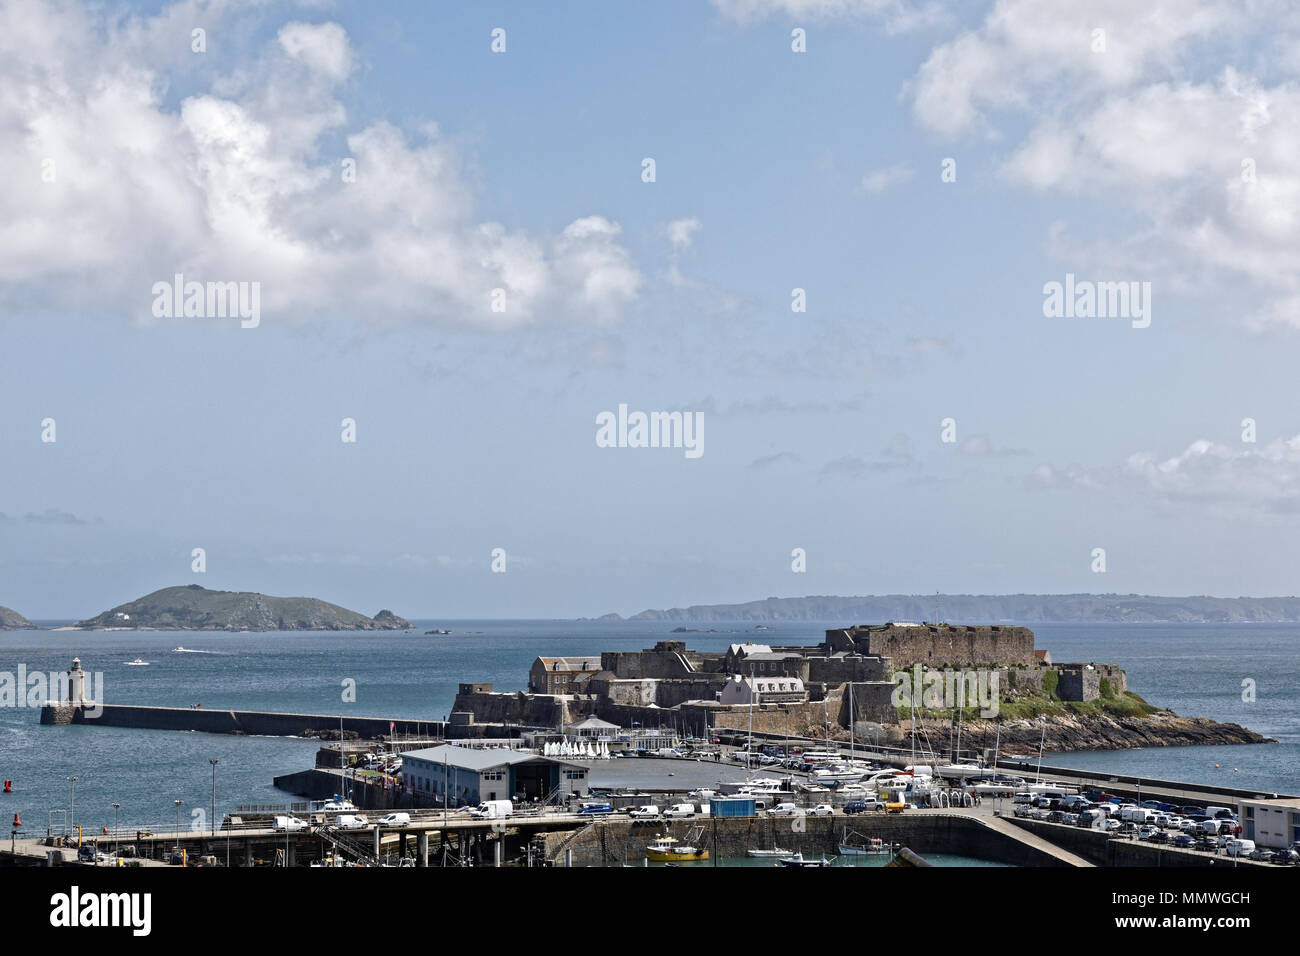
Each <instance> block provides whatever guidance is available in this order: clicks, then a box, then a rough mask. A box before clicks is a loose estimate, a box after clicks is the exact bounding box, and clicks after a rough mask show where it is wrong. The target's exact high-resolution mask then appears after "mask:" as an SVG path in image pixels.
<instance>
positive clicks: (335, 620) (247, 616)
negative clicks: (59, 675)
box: [77, 584, 412, 631]
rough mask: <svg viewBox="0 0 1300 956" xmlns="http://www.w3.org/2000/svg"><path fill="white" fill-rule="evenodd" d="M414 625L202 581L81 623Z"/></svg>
mask: <svg viewBox="0 0 1300 956" xmlns="http://www.w3.org/2000/svg"><path fill="white" fill-rule="evenodd" d="M411 626H412V625H411V622H410V621H408V620H406V619H405V618H401V617H398V616H397V615H396V614H394V613H393V612H392V611H388V610H383V611H380V612H379V613H378V614H376V615H375V616H374V617H366V616H365V615H364V614H360V613H358V612H357V611H349V610H348V609H347V608H345V607H339V606H338V605H337V604H330V603H328V602H326V601H320V600H317V599H316V598H305V597H287V598H281V597H271V596H269V595H266V594H256V593H254V592H251V591H209V590H208V589H207V588H203V587H200V586H199V585H197V584H191V585H188V586H182V587H172V588H163V589H162V590H160V591H154V592H153V593H152V594H146V595H145V596H144V597H142V598H140V599H139V600H136V601H131V602H130V603H127V604H119V605H118V606H117V607H115V608H110V609H109V610H107V611H105V612H104V613H103V614H99V615H97V616H96V617H92V618H89V619H87V620H85V621H79V622H78V623H77V627H81V628H87V629H96V630H98V629H102V628H108V627H117V628H130V629H151V630H168V631H380V630H391V631H397V630H407V629H409V628H410V627H411Z"/></svg>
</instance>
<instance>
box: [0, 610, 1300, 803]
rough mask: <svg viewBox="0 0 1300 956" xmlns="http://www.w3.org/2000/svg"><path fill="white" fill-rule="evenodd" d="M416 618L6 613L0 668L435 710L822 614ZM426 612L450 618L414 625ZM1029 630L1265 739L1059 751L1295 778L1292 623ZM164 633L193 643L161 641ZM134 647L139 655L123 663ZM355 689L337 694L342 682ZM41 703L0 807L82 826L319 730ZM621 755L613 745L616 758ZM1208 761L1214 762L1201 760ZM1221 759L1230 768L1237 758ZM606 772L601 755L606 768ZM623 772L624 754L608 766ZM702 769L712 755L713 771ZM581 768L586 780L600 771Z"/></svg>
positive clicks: (10, 714) (396, 713) (143, 687)
mask: <svg viewBox="0 0 1300 956" xmlns="http://www.w3.org/2000/svg"><path fill="white" fill-rule="evenodd" d="M417 624H418V631H417V632H415V633H412V634H405V633H392V632H381V633H342V634H319V633H312V634H303V633H292V632H291V633H267V634H215V633H190V634H177V633H151V632H136V631H117V632H102V631H101V632H88V633H82V632H68V631H62V632H56V631H48V630H46V631H12V632H8V633H0V671H7V672H15V671H16V670H17V668H18V665H19V664H20V663H22V664H25V665H26V666H27V669H28V671H29V672H31V671H64V670H66V669H67V668H68V666H69V664H70V662H71V660H72V658H73V657H74V656H79V657H80V658H81V660H82V666H83V668H84V669H85V670H87V671H89V672H101V673H102V674H103V675H104V688H105V689H104V699H105V700H106V701H107V702H109V703H118V704H128V703H134V704H157V705H167V706H181V707H184V706H188V705H190V704H194V703H201V704H202V705H203V706H204V707H205V708H230V709H244V710H275V711H292V712H307V713H325V714H335V713H339V712H341V711H345V712H347V713H353V714H365V715H375V716H393V717H407V718H417V719H418V718H428V719H430V720H435V719H438V720H440V719H443V718H444V717H445V716H446V714H447V713H448V711H449V709H450V706H451V703H452V699H453V698H454V696H455V692H456V685H457V683H459V682H461V681H469V680H474V681H490V682H492V683H493V684H495V685H496V688H497V689H498V690H518V689H523V688H525V687H526V686H527V681H528V668H529V666H530V665H531V663H532V661H533V659H534V658H535V657H537V656H539V655H562V654H595V653H598V652H600V651H602V650H635V649H638V648H642V647H649V646H651V645H652V644H653V643H654V642H655V641H658V640H664V639H667V638H670V637H674V638H679V639H685V640H686V641H688V642H689V643H690V645H691V646H693V647H697V648H699V649H701V650H716V649H720V648H724V647H726V645H727V644H729V643H731V642H732V641H735V640H738V639H741V638H748V639H753V640H759V641H763V642H770V643H780V644H805V643H816V642H817V641H819V640H821V639H822V636H823V634H822V632H823V631H824V629H825V627H826V626H828V625H823V624H815V623H810V622H809V623H802V622H801V623H798V624H776V625H772V630H769V631H755V630H754V629H753V626H752V625H744V624H740V625H735V626H734V627H732V628H728V627H726V626H723V625H699V626H700V627H716V628H718V632H717V633H695V634H686V635H672V634H671V633H670V632H671V630H672V628H673V627H674V626H675V625H674V624H665V623H644V622H637V623H631V622H613V623H609V622H562V621H459V622H453V621H437V622H432V621H421V622H417ZM433 626H439V627H449V628H451V629H452V630H453V632H454V633H453V634H452V635H450V636H445V637H440V636H427V637H426V636H424V635H423V634H422V633H421V632H423V631H424V630H427V629H429V628H430V627H433ZM1035 631H1036V633H1037V635H1038V646H1039V647H1046V648H1049V649H1050V650H1051V652H1052V655H1053V658H1054V659H1055V660H1057V661H1111V662H1114V663H1117V664H1120V665H1121V666H1123V667H1124V668H1126V669H1127V671H1128V675H1129V682H1130V685H1131V686H1132V687H1133V689H1135V690H1136V691H1137V692H1138V693H1140V694H1142V695H1143V696H1144V697H1146V698H1147V699H1148V700H1150V701H1151V702H1152V703H1155V704H1158V705H1160V706H1164V707H1170V708H1172V709H1174V710H1176V711H1177V712H1179V713H1181V714H1186V715H1196V716H1205V717H1212V718H1214V719H1216V720H1223V721H1233V722H1236V723H1241V724H1244V725H1246V726H1248V727H1250V728H1252V729H1254V730H1257V731H1259V732H1260V733H1263V734H1266V735H1268V736H1271V737H1276V738H1278V739H1279V740H1280V741H1282V743H1280V744H1278V745H1265V746H1249V747H1218V748H1213V747H1194V748H1167V749H1161V750H1154V751H1153V750H1145V751H1116V752H1109V753H1092V754H1069V755H1052V756H1051V757H1049V759H1048V761H1046V762H1052V763H1056V764H1058V765H1062V766H1079V767H1092V768H1098V769H1105V770H1109V771H1112V772H1118V773H1140V774H1142V775H1145V776H1151V777H1171V778H1176V779H1184V780H1195V781H1202V782H1221V783H1228V784H1232V785H1238V786H1243V787H1254V788H1259V789H1261V790H1267V791H1278V792H1287V793H1300V626H1294V625H1289V626H1264V625H1258V626H1256V625H1246V626H1227V627H1225V626H1185V625H1181V626H1172V625H1169V626H1166V625H1150V626H1131V625H1123V626H1121V625H1069V624H1061V625H1038V626H1037V627H1036V628H1035ZM178 644H183V645H184V646H185V647H187V648H193V649H195V650H199V651H204V652H205V653H189V654H187V653H176V652H173V651H172V650H171V649H172V648H174V647H176V646H177V645H178ZM136 658H140V659H143V660H145V661H148V662H150V663H149V666H147V667H139V666H130V665H128V664H127V662H128V661H132V660H135V659H136ZM1247 678H1249V679H1252V680H1254V681H1256V682H1257V692H1256V697H1257V699H1256V701H1255V702H1253V703H1245V702H1243V700H1242V681H1243V679H1247ZM348 679H351V680H354V681H355V682H356V702H355V703H351V704H344V703H343V702H342V693H343V686H342V685H343V682H344V681H345V680H348ZM38 719H39V713H38V711H36V710H33V709H28V708H24V707H15V708H0V779H6V780H11V781H13V784H14V791H15V792H14V793H11V794H8V795H3V796H0V812H4V813H5V814H8V815H9V816H8V817H7V818H6V819H11V818H12V814H13V813H19V814H20V815H21V817H22V821H23V824H24V826H25V828H28V829H31V828H44V826H45V825H46V821H47V820H48V819H49V811H50V810H53V809H67V808H68V807H69V805H70V803H71V797H72V784H71V783H70V782H69V781H68V780H67V778H68V777H70V776H76V777H77V780H76V784H75V793H76V816H77V821H78V822H79V823H81V824H82V825H84V826H86V827H95V828H98V827H100V826H102V825H106V824H111V823H112V820H113V809H112V804H113V803H114V802H116V803H119V804H121V810H120V819H121V822H122V824H123V825H132V826H135V825H143V824H149V825H151V826H154V827H158V826H162V825H164V824H166V823H169V822H174V820H175V813H176V808H175V805H174V803H173V801H174V800H180V801H181V821H182V825H183V826H184V825H187V821H188V819H189V816H190V813H191V812H192V810H193V809H195V808H204V809H206V808H207V807H208V806H209V803H210V800H211V788H212V767H211V765H210V764H209V763H208V761H209V760H210V759H215V760H217V761H218V764H217V770H216V788H217V800H216V802H217V812H218V814H221V813H224V812H226V811H228V810H230V809H232V808H233V807H234V805H235V804H239V803H283V802H286V801H289V800H291V799H294V798H293V797H292V796H291V795H289V794H286V793H283V792H280V791H277V790H276V789H275V788H274V787H273V786H272V784H271V779H272V777H274V776H275V775H277V774H283V773H290V772H293V771H295V770H301V769H304V768H306V767H308V766H310V764H311V762H312V760H313V756H314V754H315V751H316V749H317V744H315V743H314V742H311V741H303V740H296V739H283V738H250V737H227V736H220V735H208V734H183V733H174V732H167V731H144V730H126V729H116V728H85V727H42V726H40V725H39V724H38V723H37V721H38ZM615 763H621V762H615ZM1215 764H1219V765H1220V766H1219V768H1218V769H1215V766H1214V765H1215ZM1234 771H1235V772H1234ZM609 772H610V773H613V772H614V771H613V769H612V765H611V769H610V770H609ZM619 772H620V773H622V772H627V771H623V770H622V769H621V768H620V770H619ZM711 772H716V771H711ZM596 780H597V781H598V782H600V777H599V771H598V775H597V777H596Z"/></svg>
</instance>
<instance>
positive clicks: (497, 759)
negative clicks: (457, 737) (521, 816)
mask: <svg viewBox="0 0 1300 956" xmlns="http://www.w3.org/2000/svg"><path fill="white" fill-rule="evenodd" d="M402 782H403V783H404V784H406V785H407V786H409V787H410V788H411V790H412V791H413V792H414V793H415V794H417V795H419V796H424V797H432V798H434V799H435V800H436V801H438V802H442V801H443V800H444V799H445V800H446V802H447V804H448V805H449V806H453V807H464V806H474V805H476V804H479V803H482V802H483V801H485V800H516V801H531V800H548V799H552V798H554V797H556V796H557V795H558V796H559V797H561V798H564V797H566V796H568V795H569V794H573V795H576V796H586V795H587V791H588V785H587V768H586V767H584V766H583V765H582V764H580V763H574V762H572V761H566V760H559V759H556V758H554V757H543V756H541V755H540V754H535V753H522V752H520V751H517V750H504V749H502V750H478V749H472V748H469V747H455V746H450V745H448V746H442V747H428V748H426V749H424V750H411V751H407V752H406V753H404V754H402Z"/></svg>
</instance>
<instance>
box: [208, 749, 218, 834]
mask: <svg viewBox="0 0 1300 956" xmlns="http://www.w3.org/2000/svg"><path fill="white" fill-rule="evenodd" d="M208 763H210V764H212V825H211V826H210V827H209V830H210V831H211V833H212V835H213V836H216V835H217V761H215V760H212V759H209V760H208Z"/></svg>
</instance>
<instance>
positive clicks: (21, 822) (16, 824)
mask: <svg viewBox="0 0 1300 956" xmlns="http://www.w3.org/2000/svg"><path fill="white" fill-rule="evenodd" d="M22 825H23V821H22V820H19V819H18V814H16V813H15V814H14V829H15V830H17V829H18V828H19V827H21V826H22Z"/></svg>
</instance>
